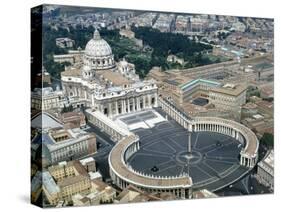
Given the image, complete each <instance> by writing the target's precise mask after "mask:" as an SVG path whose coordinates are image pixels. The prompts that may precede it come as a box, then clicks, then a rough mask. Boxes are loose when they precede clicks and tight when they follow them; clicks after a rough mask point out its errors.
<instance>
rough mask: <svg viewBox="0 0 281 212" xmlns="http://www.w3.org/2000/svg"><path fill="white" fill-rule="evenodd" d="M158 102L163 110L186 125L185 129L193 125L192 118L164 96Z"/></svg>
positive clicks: (182, 124) (183, 125)
mask: <svg viewBox="0 0 281 212" xmlns="http://www.w3.org/2000/svg"><path fill="white" fill-rule="evenodd" d="M158 102H159V106H160V107H161V108H162V110H164V111H165V112H166V113H167V114H168V115H169V116H170V117H171V118H172V119H174V120H175V121H176V122H178V123H179V124H180V125H181V126H182V127H184V128H185V129H189V128H190V127H191V125H189V123H190V121H191V120H190V118H189V117H188V116H187V115H186V114H184V113H183V112H182V111H180V110H179V109H178V108H176V107H175V106H174V105H173V104H172V103H171V102H169V101H168V100H165V99H162V98H159V100H158ZM189 130H190V129H189Z"/></svg>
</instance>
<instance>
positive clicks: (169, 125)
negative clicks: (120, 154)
mask: <svg viewBox="0 0 281 212" xmlns="http://www.w3.org/2000/svg"><path fill="white" fill-rule="evenodd" d="M134 132H135V133H136V134H137V135H139V137H140V150H139V151H138V152H136V153H135V154H133V155H132V157H131V158H129V160H128V163H129V164H130V166H131V167H132V168H133V169H135V170H137V171H140V172H143V173H146V174H152V175H156V176H177V175H180V174H182V173H189V174H190V176H191V177H192V180H193V184H194V186H193V187H195V188H196V187H197V188H201V187H202V188H203V187H204V188H208V189H210V190H213V191H214V190H216V189H218V188H220V187H223V186H224V185H226V184H230V183H232V182H233V181H235V180H236V179H238V178H240V177H241V176H242V175H243V174H245V173H246V172H247V171H248V169H246V168H245V167H242V166H240V164H239V153H240V150H241V148H242V146H241V145H240V143H239V141H237V140H235V139H234V138H232V137H229V136H226V135H223V134H219V133H214V132H198V133H195V132H194V133H192V134H191V146H192V152H191V153H189V154H187V144H188V135H187V131H186V129H184V128H183V127H181V126H180V125H178V124H177V123H176V122H175V121H174V120H170V121H166V122H162V123H159V124H157V125H156V126H155V127H154V128H152V129H138V130H135V131H134ZM208 186H209V187H208Z"/></svg>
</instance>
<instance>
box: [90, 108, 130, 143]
mask: <svg viewBox="0 0 281 212" xmlns="http://www.w3.org/2000/svg"><path fill="white" fill-rule="evenodd" d="M86 116H87V118H88V121H89V122H90V123H91V124H93V125H95V126H97V127H98V128H100V129H101V130H103V131H104V132H105V133H106V134H108V135H109V136H110V137H111V138H112V140H114V141H119V140H121V139H122V138H123V137H124V136H126V135H128V134H129V133H130V132H129V131H127V130H125V129H123V128H120V127H119V126H118V125H117V124H116V123H115V122H113V121H112V120H111V119H109V118H108V117H106V116H105V115H103V114H102V113H101V112H99V111H94V112H91V111H89V110H87V111H86Z"/></svg>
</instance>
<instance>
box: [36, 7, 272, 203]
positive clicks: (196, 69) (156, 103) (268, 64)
mask: <svg viewBox="0 0 281 212" xmlns="http://www.w3.org/2000/svg"><path fill="white" fill-rule="evenodd" d="M31 17H32V22H31V38H32V40H33V42H34V44H32V45H33V46H32V49H31V72H32V85H31V163H32V164H31V201H32V203H34V204H36V205H38V206H41V207H64V206H89V205H98V204H109V203H131V202H146V201H160V200H175V199H198V198H214V197H223V196H237V195H250V194H264V193H273V191H274V119H273V112H274V89H273V88H274V60H273V58H274V34H273V32H274V22H273V19H265V18H251V17H234V16H223V15H201V14H183V13H167V12H154V11H134V10H117V9H104V8H87V7H70V6H58V5H44V6H39V7H35V8H33V9H32V14H31ZM41 52H42V58H40V56H39V55H41Z"/></svg>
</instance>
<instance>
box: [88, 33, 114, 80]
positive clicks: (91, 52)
mask: <svg viewBox="0 0 281 212" xmlns="http://www.w3.org/2000/svg"><path fill="white" fill-rule="evenodd" d="M83 62H84V66H87V67H85V69H84V70H83V72H85V73H83V75H84V76H94V74H93V73H92V74H91V73H90V72H93V71H97V70H105V69H112V68H114V67H115V62H114V56H113V54H112V51H111V48H110V46H109V44H108V43H107V42H106V41H105V40H104V39H102V38H101V36H100V33H99V31H98V30H95V32H94V36H93V38H92V39H91V40H90V41H89V42H88V43H87V45H86V48H85V53H84V58H83ZM89 70H90V71H89Z"/></svg>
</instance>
